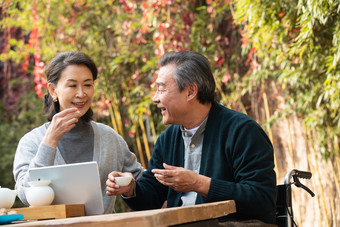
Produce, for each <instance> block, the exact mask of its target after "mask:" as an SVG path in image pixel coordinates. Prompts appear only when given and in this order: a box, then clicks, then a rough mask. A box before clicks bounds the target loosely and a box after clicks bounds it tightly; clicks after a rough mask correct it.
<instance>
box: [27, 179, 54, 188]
mask: <svg viewBox="0 0 340 227" xmlns="http://www.w3.org/2000/svg"><path fill="white" fill-rule="evenodd" d="M27 183H28V184H29V186H31V187H34V186H47V185H49V184H50V183H51V181H50V180H37V181H30V182H27Z"/></svg>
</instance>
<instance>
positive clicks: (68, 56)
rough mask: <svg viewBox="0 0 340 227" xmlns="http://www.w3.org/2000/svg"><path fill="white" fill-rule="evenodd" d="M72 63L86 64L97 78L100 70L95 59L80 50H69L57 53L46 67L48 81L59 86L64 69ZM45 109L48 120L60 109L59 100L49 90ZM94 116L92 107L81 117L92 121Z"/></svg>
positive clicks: (45, 98) (94, 77)
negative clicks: (54, 98) (54, 99)
mask: <svg viewBox="0 0 340 227" xmlns="http://www.w3.org/2000/svg"><path fill="white" fill-rule="evenodd" d="M70 65H85V66H87V67H88V68H89V70H90V71H91V72H92V76H93V80H96V79H97V75H98V70H97V66H96V64H95V63H94V61H93V60H92V59H91V58H90V57H89V56H87V55H86V54H84V53H82V52H78V51H67V52H62V53H59V54H57V55H56V56H55V57H54V58H52V60H51V61H50V62H49V63H48V64H47V66H46V68H45V75H46V77H47V82H48V83H51V84H52V86H54V87H55V86H57V84H58V81H59V79H60V77H61V73H62V72H63V70H64V69H65V68H66V67H67V66H70ZM44 110H45V113H46V117H47V120H48V121H51V120H52V118H53V116H54V115H55V114H56V113H58V112H59V111H60V105H59V101H57V102H54V101H53V98H52V96H51V95H50V94H49V92H47V94H46V95H45V96H44ZM92 116H93V111H92V109H91V107H90V108H89V110H88V111H87V112H86V113H85V114H84V115H83V116H82V117H81V119H83V120H85V121H90V120H91V119H92Z"/></svg>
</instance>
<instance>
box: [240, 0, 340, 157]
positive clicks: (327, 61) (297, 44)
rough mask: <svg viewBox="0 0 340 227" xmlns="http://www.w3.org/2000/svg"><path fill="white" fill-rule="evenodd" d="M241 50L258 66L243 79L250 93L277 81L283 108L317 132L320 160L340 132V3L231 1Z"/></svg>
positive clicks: (305, 0)
mask: <svg viewBox="0 0 340 227" xmlns="http://www.w3.org/2000/svg"><path fill="white" fill-rule="evenodd" d="M235 18H236V20H237V23H239V24H242V25H243V26H244V37H246V39H247V43H246V49H248V50H249V49H250V48H254V49H255V52H254V55H255V59H256V61H257V62H258V64H259V65H258V66H257V67H254V70H253V71H252V72H251V73H250V74H249V75H248V77H249V78H246V79H247V80H245V81H246V86H247V87H248V89H251V87H253V86H258V85H259V83H261V81H264V80H266V79H268V78H270V79H273V80H275V81H277V82H279V83H280V84H281V86H282V90H283V94H284V96H285V98H286V104H287V109H288V110H291V111H293V112H294V113H296V114H298V115H299V116H301V117H302V118H303V120H304V123H305V125H306V127H307V130H316V132H317V134H318V135H319V136H318V139H319V143H320V144H319V145H320V146H321V150H323V151H324V152H323V154H324V156H325V157H327V156H329V155H331V154H332V150H333V148H332V146H331V145H327V144H332V140H333V138H336V137H339V131H340V111H339V107H340V99H339V97H340V94H339V85H340V81H339V79H340V70H339V69H340V65H339V60H340V55H339V54H340V45H339V39H340V2H339V1H337V0H334V1H332V0H330V1H329V0H321V1H314V0H300V1H274V2H273V1H250V0H240V1H237V3H236V11H235Z"/></svg>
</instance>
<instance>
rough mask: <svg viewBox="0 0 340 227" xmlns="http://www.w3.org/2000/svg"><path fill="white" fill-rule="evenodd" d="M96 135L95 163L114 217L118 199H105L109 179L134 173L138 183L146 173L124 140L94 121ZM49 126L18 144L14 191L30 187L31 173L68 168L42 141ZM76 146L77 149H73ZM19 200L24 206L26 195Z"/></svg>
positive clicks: (108, 210) (107, 207) (108, 209)
mask: <svg viewBox="0 0 340 227" xmlns="http://www.w3.org/2000/svg"><path fill="white" fill-rule="evenodd" d="M90 123H91V126H92V128H93V135H94V150H93V161H96V162H97V163H98V168H99V175H100V181H101V187H102V193H103V200H104V213H113V212H114V204H115V200H116V197H115V196H107V195H106V184H105V183H106V180H107V176H108V174H109V173H110V172H112V171H120V172H131V173H132V174H133V176H134V177H135V179H138V178H140V177H141V176H142V172H143V171H144V169H143V167H142V166H141V164H140V163H138V162H137V160H136V156H135V155H134V154H133V153H132V152H131V151H130V150H129V148H128V146H127V144H126V142H125V141H124V139H123V138H122V137H121V136H120V135H119V134H118V133H116V132H115V131H114V130H113V129H112V128H111V127H109V126H107V125H104V124H101V123H97V122H94V121H91V122H90ZM49 125H50V122H47V123H45V124H43V125H41V126H40V127H37V128H35V129H33V130H32V131H30V132H28V133H27V134H25V135H24V136H23V137H22V138H21V139H20V141H19V144H18V147H17V150H16V154H15V158H14V164H13V174H14V179H15V181H16V184H15V188H16V189H17V188H19V187H20V186H25V187H28V184H27V182H28V181H29V175H28V169H29V168H35V167H42V166H51V165H62V164H66V163H67V160H64V158H63V157H62V155H61V153H60V151H59V149H58V148H57V149H55V148H52V147H50V146H48V145H46V144H43V143H42V142H41V141H42V139H43V137H44V135H45V133H46V130H47V128H48V126H49ZM73 146H75V145H73ZM19 198H20V199H21V201H22V202H23V203H25V204H28V203H27V200H26V198H25V195H24V193H19Z"/></svg>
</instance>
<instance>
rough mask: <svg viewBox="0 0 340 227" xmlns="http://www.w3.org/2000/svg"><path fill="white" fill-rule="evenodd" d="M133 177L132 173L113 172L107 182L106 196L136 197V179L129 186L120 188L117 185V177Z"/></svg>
mask: <svg viewBox="0 0 340 227" xmlns="http://www.w3.org/2000/svg"><path fill="white" fill-rule="evenodd" d="M126 176H132V174H131V173H121V172H117V171H113V172H111V173H110V174H109V175H108V177H107V181H106V195H109V196H112V195H122V194H124V196H126V197H131V196H133V195H134V188H135V183H134V182H135V179H134V178H132V180H131V183H130V184H129V185H127V186H120V185H118V184H116V182H115V177H126Z"/></svg>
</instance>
